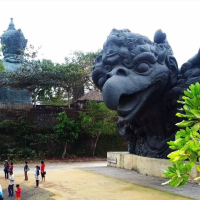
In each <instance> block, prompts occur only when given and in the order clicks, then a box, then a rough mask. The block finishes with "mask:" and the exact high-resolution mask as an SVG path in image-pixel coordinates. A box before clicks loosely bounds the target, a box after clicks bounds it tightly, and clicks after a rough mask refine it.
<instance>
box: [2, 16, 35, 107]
mask: <svg viewBox="0 0 200 200" xmlns="http://www.w3.org/2000/svg"><path fill="white" fill-rule="evenodd" d="M0 38H1V45H2V47H3V56H4V58H3V64H4V67H5V71H6V72H14V71H15V70H16V69H17V68H18V67H20V66H21V62H22V60H23V56H22V55H21V51H23V50H24V49H25V47H26V44H27V39H25V37H24V35H23V33H22V31H21V29H18V30H16V29H15V25H14V23H13V18H11V21H10V24H9V26H8V29H7V30H6V31H5V32H4V33H3V34H2V35H1V37H0ZM31 106H32V104H31V94H30V93H29V92H28V90H25V89H20V90H16V89H12V88H0V108H14V109H23V108H28V107H31Z"/></svg>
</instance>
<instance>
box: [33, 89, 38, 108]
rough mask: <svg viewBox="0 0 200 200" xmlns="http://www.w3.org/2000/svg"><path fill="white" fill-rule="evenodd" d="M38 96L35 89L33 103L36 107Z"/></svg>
mask: <svg viewBox="0 0 200 200" xmlns="http://www.w3.org/2000/svg"><path fill="white" fill-rule="evenodd" d="M36 97H37V92H36V91H35V92H34V93H33V105H34V108H36Z"/></svg>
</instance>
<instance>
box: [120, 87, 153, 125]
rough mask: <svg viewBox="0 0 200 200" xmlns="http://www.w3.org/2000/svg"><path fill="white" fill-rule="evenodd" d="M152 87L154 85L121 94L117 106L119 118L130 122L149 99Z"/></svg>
mask: <svg viewBox="0 0 200 200" xmlns="http://www.w3.org/2000/svg"><path fill="white" fill-rule="evenodd" d="M154 89H155V86H153V87H151V88H146V89H145V90H142V91H139V92H137V93H134V94H131V95H125V94H122V95H121V96H120V99H119V104H118V108H117V112H118V115H119V120H120V121H121V122H124V123H127V122H130V121H131V120H132V119H133V117H134V116H135V115H136V114H137V113H138V112H139V110H140V109H141V108H142V107H143V105H144V104H145V102H146V101H147V100H148V99H149V96H150V95H151V93H152V92H153V90H154Z"/></svg>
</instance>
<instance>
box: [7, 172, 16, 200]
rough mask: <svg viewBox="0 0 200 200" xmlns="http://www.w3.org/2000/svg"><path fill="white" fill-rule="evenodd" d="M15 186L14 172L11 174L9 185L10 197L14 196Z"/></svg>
mask: <svg viewBox="0 0 200 200" xmlns="http://www.w3.org/2000/svg"><path fill="white" fill-rule="evenodd" d="M14 184H15V176H14V174H13V173H12V172H10V178H9V185H8V194H9V195H8V196H9V197H10V196H13V187H14Z"/></svg>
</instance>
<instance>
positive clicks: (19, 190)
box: [15, 184, 22, 200]
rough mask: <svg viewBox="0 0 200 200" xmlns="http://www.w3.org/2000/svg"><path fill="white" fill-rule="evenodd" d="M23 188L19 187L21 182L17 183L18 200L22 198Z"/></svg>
mask: <svg viewBox="0 0 200 200" xmlns="http://www.w3.org/2000/svg"><path fill="white" fill-rule="evenodd" d="M21 191H22V190H21V188H20V187H19V184H17V185H16V191H15V193H16V197H17V200H20V198H21Z"/></svg>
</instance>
